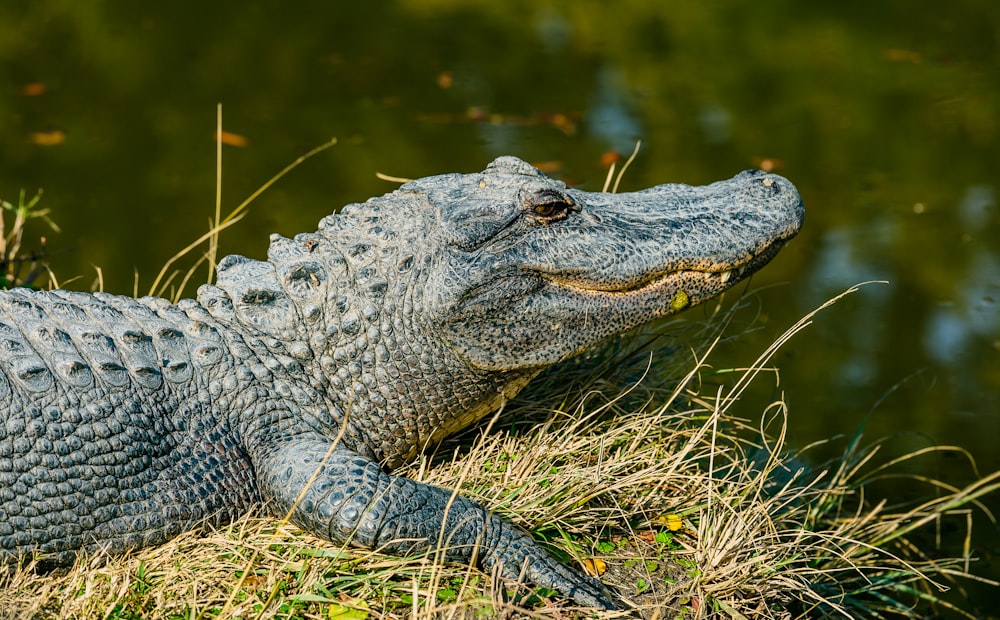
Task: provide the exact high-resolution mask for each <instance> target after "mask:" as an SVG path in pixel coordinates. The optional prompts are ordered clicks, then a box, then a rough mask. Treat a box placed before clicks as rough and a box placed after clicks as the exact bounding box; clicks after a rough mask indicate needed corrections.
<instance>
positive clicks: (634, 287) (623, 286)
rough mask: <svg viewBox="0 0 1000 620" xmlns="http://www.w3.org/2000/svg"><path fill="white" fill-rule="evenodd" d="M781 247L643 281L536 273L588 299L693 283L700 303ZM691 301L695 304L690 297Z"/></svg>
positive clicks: (656, 273)
mask: <svg viewBox="0 0 1000 620" xmlns="http://www.w3.org/2000/svg"><path fill="white" fill-rule="evenodd" d="M784 245H785V241H784V240H782V241H776V242H774V243H772V244H770V245H768V246H767V247H766V248H764V249H762V250H760V251H759V252H757V253H756V254H753V255H750V256H748V257H747V258H746V259H745V260H742V261H733V262H731V263H729V264H714V265H705V266H701V265H698V266H690V267H680V268H673V269H667V270H662V271H657V270H653V271H650V272H649V273H648V274H644V276H643V277H642V278H637V279H635V280H630V281H626V282H618V283H616V282H608V281H590V280H587V279H585V278H581V277H577V276H575V274H573V275H569V274H559V273H551V272H549V273H546V272H537V273H538V275H540V276H541V277H542V279H543V280H545V281H546V282H548V283H549V284H551V285H554V286H556V287H558V288H561V289H565V290H569V291H574V292H576V293H578V294H581V295H589V296H593V295H607V296H609V297H621V296H626V297H627V296H631V295H647V294H649V293H652V292H654V291H656V292H658V291H663V290H667V289H670V288H674V289H678V288H680V287H683V286H684V284H685V283H687V284H695V285H697V286H696V287H697V290H696V291H693V292H694V293H696V296H697V298H698V299H697V301H703V300H705V299H707V298H709V297H712V296H714V295H717V294H719V293H721V292H722V291H724V290H726V289H727V288H729V287H730V286H732V285H734V284H736V283H737V282H739V281H740V280H743V279H745V278H747V277H749V276H750V275H752V274H753V273H754V272H756V271H757V270H759V269H760V268H761V267H763V266H764V265H766V264H767V263H768V262H770V260H771V259H772V258H774V256H775V255H776V254H777V253H778V251H779V250H781V248H782V247H783V246H784ZM689 295H690V294H689ZM691 302H692V303H697V302H696V301H695V300H694V299H693V298H692V300H691Z"/></svg>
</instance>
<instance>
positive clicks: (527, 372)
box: [0, 157, 804, 608]
mask: <svg viewBox="0 0 1000 620" xmlns="http://www.w3.org/2000/svg"><path fill="white" fill-rule="evenodd" d="M803 215H804V211H803V206H802V202H801V199H800V197H799V194H798V192H797V191H796V189H795V188H794V186H792V184H791V183H789V182H788V181H787V180H785V179H784V178H782V177H779V176H776V175H773V174H767V173H764V172H761V171H747V172H743V173H740V174H739V175H737V176H735V177H733V178H732V179H730V180H727V181H720V182H716V183H712V184H710V185H706V186H702V187H693V186H688V185H679V184H668V185H659V186H655V187H652V188H649V189H645V190H641V191H636V192H623V193H605V192H593V193H591V192H585V191H581V190H578V189H574V188H570V187H567V186H566V185H565V184H564V183H562V182H560V181H556V180H553V179H550V178H548V177H547V176H545V175H544V174H543V173H541V172H540V171H539V170H537V169H536V168H534V167H532V166H531V165H529V164H527V163H525V162H523V161H521V160H520V159H517V158H514V157H500V158H498V159H496V160H495V161H493V162H492V163H491V164H489V166H488V167H487V168H486V169H485V170H484V171H483V172H482V173H476V174H445V175H440V176H433V177H427V178H423V179H418V180H416V181H412V182H408V183H405V184H404V185H401V186H400V187H399V188H398V189H397V190H396V191H393V192H391V193H388V194H386V195H384V196H381V197H378V198H372V199H369V200H368V201H366V202H364V203H362V204H351V205H348V206H346V207H344V208H343V209H342V210H341V211H340V212H339V214H337V213H335V214H333V215H329V216H327V217H325V218H323V219H322V221H320V223H319V227H318V230H317V231H316V232H313V233H303V234H299V235H296V236H295V237H294V238H291V239H289V238H286V237H282V236H280V235H277V234H275V235H272V236H271V239H270V245H269V248H268V253H267V260H253V259H250V258H246V257H243V256H227V257H225V258H224V259H222V260H221V261H220V262H219V264H218V269H217V279H216V283H215V284H214V285H212V284H206V285H202V286H201V287H200V288H199V289H198V293H197V299H196V300H192V299H184V300H181V301H179V302H177V303H170V302H168V301H167V300H165V299H162V298H157V297H143V298H138V299H136V298H132V297H124V296H117V295H111V294H107V293H102V292H97V293H92V294H91V293H83V292H71V291H66V290H50V291H31V290H27V289H12V290H9V291H4V292H2V293H0V407H2V410H3V421H2V423H0V567H2V566H5V565H6V566H10V565H12V564H14V563H17V562H23V561H25V560H26V559H29V558H31V557H35V558H36V559H39V562H40V563H41V564H40V565H41V566H42V567H58V566H64V565H67V564H71V563H72V562H73V561H74V560H75V558H76V557H77V555H78V554H79V552H80V551H85V552H88V553H91V554H101V553H108V554H121V553H125V552H128V551H130V550H135V549H139V548H142V547H147V546H151V545H157V544H160V543H163V542H165V541H167V540H168V539H170V538H172V537H174V536H176V535H178V534H180V533H181V532H184V531H187V530H190V529H192V528H196V527H198V526H204V525H206V524H207V525H209V526H218V525H220V524H224V523H227V522H231V521H232V520H234V519H235V518H237V517H239V516H241V515H244V514H246V513H247V512H248V511H250V510H252V509H254V508H255V507H258V506H261V505H263V506H266V508H267V510H268V511H269V512H270V513H271V514H274V515H276V516H284V515H290V518H291V521H292V522H294V523H295V524H297V525H298V526H299V527H301V528H303V529H304V530H306V531H308V532H311V533H313V534H316V535H318V536H320V537H322V538H324V539H327V540H329V541H333V542H335V543H338V544H349V545H354V546H358V547H362V548H370V549H377V550H380V551H382V552H384V553H387V554H396V555H407V554H414V553H418V552H422V551H430V550H433V549H436V548H437V545H438V544H439V541H446V545H445V549H444V553H443V557H444V559H445V561H450V562H458V563H472V564H475V565H477V566H479V567H480V568H482V569H484V570H486V571H495V574H498V575H500V576H502V577H504V578H506V579H512V580H518V579H520V580H521V581H527V582H530V583H533V584H535V585H537V586H543V587H547V588H551V589H554V590H556V591H558V592H559V593H561V594H563V595H564V596H567V597H569V598H571V599H573V600H574V601H575V602H576V603H578V604H581V605H586V606H592V607H605V608H613V607H614V606H615V602H614V601H613V600H612V595H611V594H609V593H608V591H607V590H605V589H604V587H603V586H602V585H601V584H600V583H599V582H598V581H597V580H596V579H593V578H591V577H586V576H584V575H583V574H582V573H580V572H578V571H577V570H575V569H572V568H569V567H567V566H564V565H563V564H562V563H560V562H558V561H557V560H555V559H554V558H553V556H552V555H550V553H549V552H548V551H546V550H545V549H544V547H542V546H540V545H539V544H537V543H536V542H535V541H534V540H533V539H532V537H531V536H530V535H529V534H528V533H527V532H525V531H523V530H522V529H520V528H518V527H516V526H515V525H513V524H512V523H511V522H509V521H507V520H505V519H503V518H501V517H499V516H496V515H494V514H493V513H491V512H490V511H489V510H488V509H487V508H485V507H483V506H480V505H478V504H476V503H474V502H472V501H470V500H468V499H466V498H464V497H462V496H461V495H455V496H453V492H452V490H449V489H442V488H437V487H434V486H431V485H426V484H422V483H419V482H415V481H413V480H410V479H408V478H405V477H400V476H394V475H392V474H391V473H390V472H391V471H392V469H393V468H395V467H397V466H399V465H401V464H403V463H405V462H407V461H410V460H411V459H413V458H414V457H415V456H416V455H417V454H418V453H420V452H421V451H422V450H424V449H426V448H427V447H429V446H433V445H434V444H436V443H437V442H439V441H440V440H442V439H443V438H444V437H445V436H447V435H449V434H451V433H453V432H455V431H457V430H459V429H461V428H463V427H467V426H469V425H470V424H473V423H474V422H476V421H478V420H480V419H482V418H483V417H484V416H486V415H487V414H489V413H490V412H492V411H495V410H497V408H498V407H500V406H502V405H503V404H504V403H505V402H507V401H508V400H509V399H510V398H511V397H513V396H514V395H515V394H516V393H517V392H518V391H519V390H520V389H521V388H522V387H524V385H525V384H526V383H528V381H529V380H530V379H532V378H533V377H534V376H536V375H537V374H538V373H539V372H541V371H542V370H543V369H545V368H546V367H549V366H551V365H553V364H555V363H557V362H560V361H562V360H565V359H567V358H569V357H571V356H574V355H576V354H578V353H581V352H582V351H584V350H586V349H588V348H591V347H593V346H595V345H596V344H598V343H600V342H601V341H603V340H606V339H608V338H610V337H613V336H616V335H620V334H622V333H624V332H627V331H629V330H632V329H633V328H635V327H637V326H640V325H642V324H644V323H647V322H649V321H651V320H654V319H657V318H659V317H664V316H667V315H670V314H673V313H676V312H678V311H680V310H683V309H685V308H688V307H691V306H694V305H696V304H698V303H700V302H702V301H705V300H706V299H709V298H711V297H713V296H715V295H717V294H719V293H721V292H722V291H724V290H725V289H727V288H729V287H731V286H733V284H735V283H736V282H739V281H741V280H743V279H745V278H747V277H748V276H749V275H750V274H752V273H753V272H755V271H756V270H757V269H759V268H760V267H761V266H763V265H764V264H765V263H767V262H768V261H769V260H770V259H771V258H772V257H773V256H774V255H775V254H776V253H777V252H778V250H779V248H781V247H782V246H783V245H784V244H785V242H786V241H787V240H789V239H790V238H791V237H793V236H794V235H795V234H796V233H797V232H798V230H799V227H800V226H801V224H802V220H803Z"/></svg>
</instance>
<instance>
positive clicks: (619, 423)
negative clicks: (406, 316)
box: [0, 200, 1000, 619]
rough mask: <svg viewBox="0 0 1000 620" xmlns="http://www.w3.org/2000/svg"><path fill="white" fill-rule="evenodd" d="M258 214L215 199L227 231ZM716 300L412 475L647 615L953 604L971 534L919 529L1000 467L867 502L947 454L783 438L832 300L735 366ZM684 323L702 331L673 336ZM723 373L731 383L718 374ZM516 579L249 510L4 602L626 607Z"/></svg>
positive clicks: (955, 516)
mask: <svg viewBox="0 0 1000 620" xmlns="http://www.w3.org/2000/svg"><path fill="white" fill-rule="evenodd" d="M22 203H23V200H22ZM32 206H34V205H32ZM242 208H243V207H242V206H241V207H240V209H242ZM238 216H239V213H238V212H237V213H236V214H234V215H233V216H230V218H229V219H228V220H220V219H219V217H218V214H217V215H216V218H215V220H214V221H213V223H212V228H213V230H215V233H214V234H215V235H217V234H218V230H220V229H221V228H223V227H225V225H227V222H231V221H232V219H233V218H234V217H238ZM23 221H24V220H23V219H22V221H21V223H22V224H23ZM209 238H210V236H206V237H204V238H203V239H201V240H200V241H201V242H205V241H207V240H208V239H209ZM17 239H18V240H20V237H17ZM195 247H200V246H197V245H196V244H192V246H191V247H190V248H188V250H187V251H189V250H191V249H193V248H195ZM214 247H215V246H214V245H210V248H214ZM213 251H214V250H212V249H210V250H209V251H208V252H206V255H205V260H207V261H209V262H211V260H210V258H211V254H212V252H213ZM198 264H201V263H200V262H199V263H198ZM195 267H197V265H196V266H195ZM195 267H192V268H191V270H190V271H187V272H186V273H181V272H179V271H178V272H174V274H175V275H173V276H171V275H164V274H168V273H169V270H167V269H166V268H165V271H164V272H163V274H161V277H158V278H157V282H156V284H155V286H154V288H156V290H157V291H158V292H164V291H168V289H170V288H172V289H173V292H174V293H175V294H177V293H178V292H179V290H180V289H182V288H183V286H182V285H183V284H184V283H186V282H187V281H188V280H189V279H190V277H191V273H193V271H194V269H195ZM174 282H176V283H177V284H176V286H175V285H174V284H172V283H174ZM168 292H169V291H168ZM849 292H853V289H852V291H849ZM830 303H832V301H831V302H830ZM711 314H712V315H713V316H712V317H711V318H709V319H708V320H706V321H705V322H703V323H700V324H697V325H694V324H687V328H686V329H685V330H683V331H681V330H680V329H679V326H680V325H685V324H684V323H682V322H678V323H674V324H672V325H670V326H661V329H663V330H670V333H673V334H674V335H675V336H673V337H671V336H663V335H656V334H649V333H644V334H639V335H635V336H633V337H632V338H630V339H629V340H623V341H618V342H616V343H613V344H612V345H609V346H608V347H606V348H605V349H603V350H601V351H598V352H595V353H593V354H590V355H588V356H585V357H583V358H582V359H578V360H574V361H571V362H570V363H567V364H564V365H562V367H560V368H558V369H555V370H553V371H552V372H549V373H546V374H545V375H543V376H542V377H540V378H539V379H538V380H536V381H535V382H533V383H532V385H530V386H529V388H528V389H527V390H526V392H525V393H524V394H523V395H522V397H520V398H519V399H518V400H517V401H516V402H514V403H512V404H511V405H510V406H508V407H507V409H506V410H505V411H502V412H499V413H498V414H497V416H495V417H494V419H493V420H491V421H490V422H489V423H488V424H486V425H483V426H481V427H479V428H477V429H473V430H471V431H468V432H466V433H465V434H463V435H462V436H460V437H457V438H453V439H451V440H449V441H448V442H446V443H445V444H444V445H442V446H440V447H438V449H437V450H436V452H435V453H434V454H431V455H425V456H424V457H422V459H421V460H420V461H418V462H417V463H415V464H413V465H412V466H410V467H409V468H408V469H407V470H405V471H402V472H399V473H401V474H404V475H408V476H410V477H412V478H415V479H419V480H424V481H427V482H430V483H433V484H437V485H440V486H444V487H449V488H458V489H460V490H461V492H462V494H463V495H466V496H468V497H471V498H474V499H476V500H479V501H481V502H482V503H484V504H485V505H487V506H489V507H490V508H491V509H493V510H495V511H496V512H498V513H501V514H503V515H505V516H507V517H509V518H511V519H513V520H514V521H516V522H518V523H519V524H521V525H523V526H525V527H527V528H529V529H531V530H533V531H534V532H535V534H536V536H537V537H539V538H541V539H544V540H546V541H548V544H549V546H550V548H552V549H553V550H554V551H555V552H556V553H558V554H560V555H561V556H563V557H564V558H565V559H566V561H568V562H577V563H581V562H582V563H583V565H585V566H588V567H589V568H590V570H592V571H596V572H600V573H602V575H601V578H602V580H603V581H604V582H605V583H607V584H609V585H610V586H611V587H612V588H613V589H614V591H615V592H616V594H617V595H618V596H619V597H620V599H621V601H622V603H623V605H624V607H625V608H626V609H627V610H629V611H632V612H640V613H641V614H642V615H643V616H644V617H647V618H727V619H741V618H800V617H842V618H873V617H874V618H878V617H912V618H923V617H928V618H929V617H935V614H936V613H937V612H938V611H940V610H941V609H942V608H947V606H948V603H946V602H944V601H941V600H940V599H939V596H940V593H941V591H942V588H943V587H944V586H945V585H947V586H951V587H954V586H956V585H958V583H959V582H958V581H957V580H958V579H961V578H968V577H969V576H968V575H967V572H968V561H969V559H970V558H969V556H968V551H966V552H965V554H964V555H962V554H956V555H962V557H952V558H940V557H934V556H935V554H936V552H932V551H931V550H929V549H927V548H926V547H927V545H926V544H923V543H922V542H920V535H921V532H922V531H924V530H928V529H931V530H932V529H933V527H934V526H938V525H940V523H941V522H942V521H943V520H954V521H957V523H958V524H959V525H960V526H964V527H966V529H967V531H969V532H971V527H972V514H973V508H974V507H975V506H976V502H977V499H978V498H979V497H981V496H982V495H983V494H985V493H989V492H994V491H995V490H996V489H997V488H998V486H1000V477H998V474H993V475H990V476H987V477H984V478H981V479H979V480H978V481H976V482H974V483H972V484H971V485H968V486H966V487H963V488H954V487H951V486H949V485H948V484H947V483H945V482H940V481H934V480H929V479H923V478H920V477H919V476H911V479H912V480H914V481H917V482H922V483H925V484H927V485H928V490H927V493H926V494H925V497H927V498H928V499H926V501H923V502H917V503H916V504H914V505H912V506H890V505H889V504H888V503H887V502H886V501H885V500H880V499H879V500H870V499H868V495H869V493H870V492H869V491H868V488H869V486H870V484H871V483H872V482H877V481H879V480H880V479H884V478H886V477H888V476H892V475H897V474H895V473H894V472H895V471H897V470H899V471H901V472H902V471H905V470H903V469H902V468H903V466H906V465H909V464H910V462H911V461H915V460H917V459H920V458H922V457H926V456H928V453H930V450H922V451H919V452H915V453H912V454H908V455H904V456H902V457H898V458H895V459H891V458H890V459H887V460H885V461H884V462H882V463H880V464H879V463H877V461H876V458H875V457H876V456H877V454H876V453H877V452H878V451H879V446H872V447H869V448H863V447H862V444H861V441H860V436H857V437H855V438H853V439H852V440H851V441H850V442H849V443H848V444H847V446H846V447H845V449H844V456H843V458H842V459H840V460H839V461H837V462H835V463H831V464H829V465H827V466H821V467H814V468H807V467H804V466H802V465H801V462H802V461H801V460H800V459H799V458H797V456H798V455H794V454H790V453H789V450H788V447H787V446H786V445H785V444H784V430H785V421H786V419H787V417H788V415H789V412H788V411H787V408H786V406H785V403H784V402H783V401H782V400H781V399H780V398H779V399H777V400H775V402H773V403H772V404H771V405H770V406H769V407H767V408H766V410H764V411H747V407H746V405H745V404H744V402H745V401H744V400H741V397H742V396H743V394H744V390H745V389H746V387H747V386H748V385H749V384H750V383H751V382H758V383H759V382H762V381H770V382H773V384H774V388H775V393H776V394H780V391H778V389H777V388H778V376H779V375H778V371H777V369H774V368H770V367H769V363H770V359H771V357H772V356H773V354H774V352H775V351H776V350H777V348H778V347H780V346H781V345H782V344H783V343H784V342H785V341H786V340H787V339H788V338H791V337H792V336H794V335H795V334H797V333H798V331H800V330H801V329H802V328H804V327H805V326H807V325H808V324H809V322H810V321H811V320H812V319H813V314H815V313H813V314H810V315H809V316H807V317H805V318H803V319H802V321H800V322H799V323H798V324H796V325H795V326H793V327H792V328H791V329H790V330H789V332H788V333H787V334H786V335H785V336H783V337H782V338H781V339H779V340H778V341H777V342H776V343H775V344H774V345H773V346H772V347H771V348H769V349H768V350H767V351H765V352H764V353H763V354H762V355H761V356H760V358H759V359H758V360H756V362H755V363H754V364H752V365H750V367H749V368H748V369H746V370H743V371H741V372H738V373H728V374H721V373H719V372H717V371H715V370H713V369H712V368H711V367H710V366H709V365H708V363H707V360H708V359H709V357H710V354H711V351H712V348H713V347H714V346H715V344H716V343H717V342H718V341H719V339H720V337H721V334H722V333H723V331H724V329H725V326H726V324H727V322H728V320H727V319H728V316H729V315H728V313H727V312H726V311H725V310H724V306H723V305H722V304H721V302H720V303H719V304H718V305H716V306H715V307H714V309H713V311H712V312H711ZM695 329H701V330H702V331H701V332H700V333H692V332H693V331H694V330H695ZM679 331H680V333H684V332H685V331H686V332H687V333H686V335H685V336H684V337H685V342H687V343H696V344H695V345H694V346H691V345H687V346H679V345H676V344H675V345H674V346H673V347H666V348H665V347H663V346H662V344H663V343H664V342H674V343H676V342H678V340H677V339H676V334H677V333H678V332H679ZM670 338H674V339H672V340H671V339H670ZM697 343H700V344H697ZM721 377H730V379H729V381H730V383H729V384H728V385H727V386H724V387H710V386H713V385H715V386H718V385H719V381H720V378H721ZM751 420H753V422H751ZM937 450H951V451H957V452H959V453H961V451H959V450H957V449H954V448H946V447H942V448H938V449H937ZM898 475H904V474H902V473H901V474H898ZM984 510H985V509H984ZM985 515H986V516H987V517H989V518H992V516H991V515H989V513H988V511H986V512H985ZM982 516H983V513H980V514H979V515H977V518H981V517H982ZM968 548H969V545H968V543H967V544H966V549H968ZM509 586H510V584H503V583H498V582H497V581H496V580H494V579H492V578H491V577H490V576H489V575H484V574H481V573H479V572H478V571H475V570H473V569H470V568H468V567H463V566H452V565H442V564H441V563H439V562H437V561H435V558H434V557H433V554H431V556H430V557H417V558H403V559H400V558H391V557H386V556H382V555H379V554H378V553H374V552H363V551H357V550H346V549H342V548H338V547H337V546H335V545H331V544H330V543H325V542H323V541H320V540H318V539H316V538H314V537H312V536H310V535H308V534H305V533H303V532H301V531H299V530H297V529H295V528H294V527H292V526H283V525H280V524H279V522H278V521H277V520H275V519H273V518H266V517H259V516H247V517H246V518H244V519H241V520H240V521H238V522H237V523H234V524H232V525H231V526H229V527H226V528H224V529H220V530H218V531H206V532H191V533H187V534H184V535H182V536H180V537H178V538H176V539H175V540H173V541H171V542H170V543H168V544H166V545H163V546H160V547H157V548H152V549H146V550H143V551H141V552H139V553H136V554H134V555H132V556H129V557H112V558H105V557H90V558H81V559H80V560H79V561H78V562H77V564H76V565H75V566H74V567H73V568H72V569H71V570H69V571H67V572H65V573H61V574H38V573H37V572H35V571H34V570H33V567H32V566H30V565H29V566H24V567H18V568H16V569H15V568H12V567H8V568H0V618H128V619H132V618H191V619H195V618H288V619H293V618H363V617H405V616H412V617H426V616H434V617H470V616H481V615H494V614H500V615H515V616H536V617H572V616H575V615H580V614H582V613H586V614H588V615H595V613H596V614H597V615H601V616H608V617H614V616H616V615H620V613H619V612H600V613H597V612H591V611H586V612H584V611H582V610H574V608H572V607H570V606H569V605H568V604H567V602H566V601H565V600H562V599H560V598H559V597H557V596H556V597H551V598H549V597H548V596H547V595H548V594H550V593H547V592H533V591H530V590H526V589H519V590H516V591H513V596H511V593H509V592H508V587H509ZM916 603H920V604H922V607H921V608H920V609H918V610H914V609H913V607H914V605H915V604H916ZM952 611H953V612H954V613H956V614H961V613H962V612H961V611H960V610H956V609H953V610H952ZM970 617H971V616H970Z"/></svg>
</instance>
